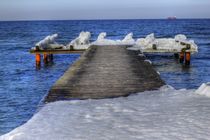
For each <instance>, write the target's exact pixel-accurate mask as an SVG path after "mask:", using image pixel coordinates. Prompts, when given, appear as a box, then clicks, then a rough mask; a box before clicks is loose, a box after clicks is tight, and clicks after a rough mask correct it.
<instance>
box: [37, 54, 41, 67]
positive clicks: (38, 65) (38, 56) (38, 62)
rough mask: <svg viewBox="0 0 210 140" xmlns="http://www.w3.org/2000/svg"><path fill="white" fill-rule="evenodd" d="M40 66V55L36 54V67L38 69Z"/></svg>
mask: <svg viewBox="0 0 210 140" xmlns="http://www.w3.org/2000/svg"><path fill="white" fill-rule="evenodd" d="M40 66H41V55H40V54H38V53H37V54H36V67H40Z"/></svg>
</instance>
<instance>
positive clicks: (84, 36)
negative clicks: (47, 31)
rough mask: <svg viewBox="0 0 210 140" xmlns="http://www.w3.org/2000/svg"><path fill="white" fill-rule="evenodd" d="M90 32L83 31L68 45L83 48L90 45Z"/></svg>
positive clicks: (69, 47) (76, 48)
mask: <svg viewBox="0 0 210 140" xmlns="http://www.w3.org/2000/svg"><path fill="white" fill-rule="evenodd" d="M90 38H91V34H90V32H81V33H80V34H79V36H78V37H77V38H76V39H74V40H72V41H71V42H70V43H69V44H68V45H67V47H68V49H74V50H83V49H88V48H89V47H90Z"/></svg>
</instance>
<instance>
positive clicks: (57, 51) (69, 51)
mask: <svg viewBox="0 0 210 140" xmlns="http://www.w3.org/2000/svg"><path fill="white" fill-rule="evenodd" d="M84 51H85V50H39V51H35V50H30V53H31V54H37V53H38V54H44V53H47V54H73V53H79V54H80V53H83V52H84Z"/></svg>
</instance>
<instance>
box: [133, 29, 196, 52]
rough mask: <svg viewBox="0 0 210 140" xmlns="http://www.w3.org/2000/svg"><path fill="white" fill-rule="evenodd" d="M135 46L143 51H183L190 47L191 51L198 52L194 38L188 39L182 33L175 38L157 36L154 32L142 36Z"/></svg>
mask: <svg viewBox="0 0 210 140" xmlns="http://www.w3.org/2000/svg"><path fill="white" fill-rule="evenodd" d="M134 48H136V49H137V48H139V49H140V50H141V51H142V52H181V51H183V49H188V50H190V51H191V52H197V51H198V47H197V45H196V44H195V43H194V41H193V40H187V37H186V36H185V35H182V34H178V35H176V36H175V37H174V38H160V39H158V38H155V36H154V33H152V34H150V35H148V36H146V38H140V39H138V40H137V41H136V45H135V46H134Z"/></svg>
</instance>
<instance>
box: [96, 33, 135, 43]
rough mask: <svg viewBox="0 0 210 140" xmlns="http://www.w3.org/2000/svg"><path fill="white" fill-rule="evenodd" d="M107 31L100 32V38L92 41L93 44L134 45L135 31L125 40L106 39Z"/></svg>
mask: <svg viewBox="0 0 210 140" xmlns="http://www.w3.org/2000/svg"><path fill="white" fill-rule="evenodd" d="M106 35H107V34H106V33H105V32H102V33H100V34H99V36H98V39H97V40H96V41H94V42H92V45H99V46H106V45H134V44H135V40H134V39H133V33H129V34H128V35H126V36H125V38H124V39H123V40H111V39H106Z"/></svg>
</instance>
